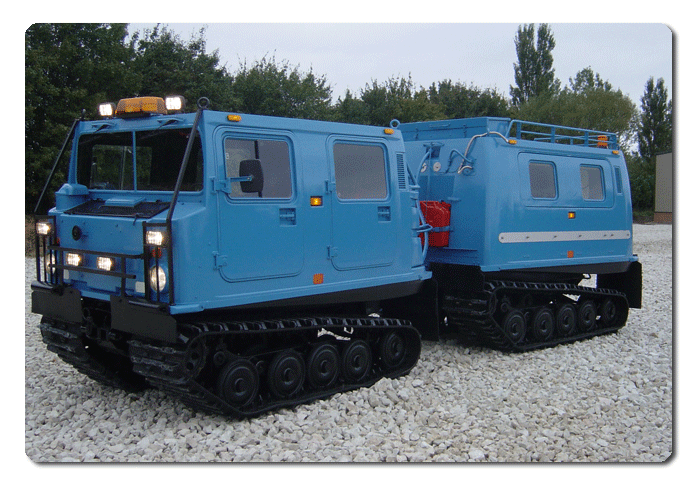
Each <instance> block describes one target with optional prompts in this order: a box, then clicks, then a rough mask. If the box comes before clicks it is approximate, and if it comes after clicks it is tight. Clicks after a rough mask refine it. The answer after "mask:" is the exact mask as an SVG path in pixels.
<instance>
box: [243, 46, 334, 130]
mask: <svg viewBox="0 0 700 480" xmlns="http://www.w3.org/2000/svg"><path fill="white" fill-rule="evenodd" d="M232 92H233V94H234V95H236V97H237V98H238V99H240V107H239V111H240V112H241V113H254V114H258V115H275V116H282V117H292V118H307V119H316V120H326V119H329V117H330V110H331V87H330V86H329V85H328V83H327V81H326V77H325V76H323V75H322V76H317V75H315V74H314V72H313V70H310V71H308V72H301V71H299V67H292V66H291V65H289V63H288V62H286V61H284V62H280V63H278V62H276V61H275V59H274V58H273V59H272V60H267V59H266V58H263V59H262V60H259V61H257V62H255V63H254V64H253V66H252V67H248V66H247V64H245V63H243V64H242V65H241V68H240V70H239V71H238V72H237V73H236V74H235V75H234V78H233V84H232Z"/></svg>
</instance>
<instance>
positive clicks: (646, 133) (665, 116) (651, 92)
mask: <svg viewBox="0 0 700 480" xmlns="http://www.w3.org/2000/svg"><path fill="white" fill-rule="evenodd" d="M641 100H642V112H641V115H640V125H639V131H638V133H637V140H638V142H639V154H640V156H641V157H642V158H643V159H645V160H647V161H655V159H656V156H657V155H659V154H661V153H668V152H670V151H671V145H672V132H673V120H672V111H673V105H672V102H671V100H669V99H668V90H667V89H666V86H665V85H664V79H663V78H660V79H658V80H657V81H656V86H654V78H653V77H651V78H650V79H649V80H648V81H647V83H646V88H645V90H644V96H642V98H641Z"/></svg>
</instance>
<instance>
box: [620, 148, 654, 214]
mask: <svg viewBox="0 0 700 480" xmlns="http://www.w3.org/2000/svg"><path fill="white" fill-rule="evenodd" d="M627 170H628V171H629V176H630V188H631V190H632V208H633V209H634V210H654V195H655V189H656V166H655V165H654V162H652V161H648V160H644V159H642V158H639V157H633V158H630V159H628V160H627Z"/></svg>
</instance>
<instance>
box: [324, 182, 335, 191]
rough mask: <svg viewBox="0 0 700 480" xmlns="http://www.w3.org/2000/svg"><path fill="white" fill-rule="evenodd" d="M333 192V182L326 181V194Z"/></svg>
mask: <svg viewBox="0 0 700 480" xmlns="http://www.w3.org/2000/svg"><path fill="white" fill-rule="evenodd" d="M333 192H335V182H334V181H333V180H326V193H333Z"/></svg>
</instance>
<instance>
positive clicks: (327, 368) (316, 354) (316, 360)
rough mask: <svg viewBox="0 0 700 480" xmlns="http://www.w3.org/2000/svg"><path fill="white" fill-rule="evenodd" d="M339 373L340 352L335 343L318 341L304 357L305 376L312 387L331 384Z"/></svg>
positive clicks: (324, 386)
mask: <svg viewBox="0 0 700 480" xmlns="http://www.w3.org/2000/svg"><path fill="white" fill-rule="evenodd" d="M339 373H340V354H339V353H338V349H337V348H336V347H335V345H331V344H330V343H320V344H318V345H316V346H315V347H313V348H312V349H311V352H309V356H308V357H307V359H306V376H307V378H308V380H309V384H310V385H311V386H312V387H314V388H326V387H329V386H330V385H333V383H335V381H336V380H337V379H338V374H339Z"/></svg>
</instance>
